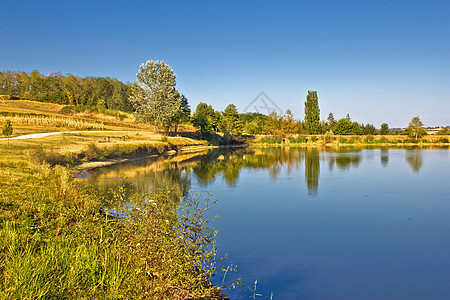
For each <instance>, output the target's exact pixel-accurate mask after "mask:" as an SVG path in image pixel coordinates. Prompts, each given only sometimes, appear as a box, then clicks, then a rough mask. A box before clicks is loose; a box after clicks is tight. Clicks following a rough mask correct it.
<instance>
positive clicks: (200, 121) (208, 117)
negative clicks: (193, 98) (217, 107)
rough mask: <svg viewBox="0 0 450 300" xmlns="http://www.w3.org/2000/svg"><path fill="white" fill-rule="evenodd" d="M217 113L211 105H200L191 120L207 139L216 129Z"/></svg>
mask: <svg viewBox="0 0 450 300" xmlns="http://www.w3.org/2000/svg"><path fill="white" fill-rule="evenodd" d="M214 119H215V113H214V109H213V108H212V106H211V105H208V104H206V103H203V102H201V103H199V104H198V105H197V108H196V109H195V112H194V114H193V116H192V118H191V121H192V124H193V125H194V127H195V128H197V130H198V132H200V134H201V135H202V137H205V136H206V135H207V134H209V133H210V132H211V131H212V130H213V129H214Z"/></svg>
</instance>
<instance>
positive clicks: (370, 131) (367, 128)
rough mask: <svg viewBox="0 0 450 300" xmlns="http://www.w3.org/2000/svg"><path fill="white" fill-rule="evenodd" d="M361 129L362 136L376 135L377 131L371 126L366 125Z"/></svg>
mask: <svg viewBox="0 0 450 300" xmlns="http://www.w3.org/2000/svg"><path fill="white" fill-rule="evenodd" d="M361 129H362V134H365V135H376V134H377V130H376V128H375V126H373V125H372V124H366V125H365V126H361Z"/></svg>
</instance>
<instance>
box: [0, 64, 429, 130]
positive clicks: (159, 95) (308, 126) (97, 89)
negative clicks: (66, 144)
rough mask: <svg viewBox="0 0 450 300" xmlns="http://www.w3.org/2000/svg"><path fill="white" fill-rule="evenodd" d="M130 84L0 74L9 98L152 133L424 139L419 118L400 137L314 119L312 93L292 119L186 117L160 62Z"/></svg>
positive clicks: (288, 115) (207, 108)
mask: <svg viewBox="0 0 450 300" xmlns="http://www.w3.org/2000/svg"><path fill="white" fill-rule="evenodd" d="M136 77H137V80H136V82H134V83H131V84H130V83H123V82H121V81H119V80H117V79H115V78H108V77H85V78H81V77H76V76H74V75H70V74H69V75H67V76H63V75H61V73H56V72H50V73H49V74H48V76H44V75H42V74H40V73H39V72H38V71H33V72H32V73H30V74H28V73H25V72H0V95H8V96H9V97H10V98H11V99H19V98H20V99H29V100H35V101H41V102H52V103H58V104H66V105H75V106H81V107H97V108H104V109H114V110H122V111H127V112H134V114H135V116H136V118H137V119H138V120H140V121H143V122H148V123H150V124H153V125H154V126H155V128H156V131H159V130H161V129H162V130H163V131H164V132H166V133H170V132H171V131H172V132H173V131H175V132H176V131H177V128H178V125H179V124H181V123H190V124H192V125H193V126H194V127H195V128H196V129H197V130H198V132H199V133H200V134H201V136H202V137H204V138H207V137H208V136H210V134H211V133H212V132H222V133H223V134H224V136H225V137H236V136H241V135H242V134H251V135H254V134H272V135H281V134H310V135H314V134H317V135H320V134H335V135H376V134H381V135H387V134H391V133H395V134H399V133H400V134H409V135H410V136H414V137H415V138H416V139H417V138H418V137H421V136H423V135H425V134H426V131H425V130H424V128H423V123H422V122H421V121H420V119H419V117H414V118H413V119H412V120H411V122H410V123H409V126H408V127H407V128H406V130H405V131H404V132H393V131H392V130H391V129H390V128H389V125H388V124H387V123H383V124H381V128H380V129H379V130H377V129H376V128H375V126H374V125H373V124H364V123H361V124H360V123H358V122H355V121H352V119H351V117H350V115H349V114H347V115H346V117H345V118H341V119H339V120H335V118H334V115H333V113H331V112H330V113H329V115H328V118H327V119H326V120H320V108H319V102H318V96H317V91H308V93H307V96H306V101H305V102H304V112H305V117H304V119H303V120H296V119H294V116H293V114H292V112H291V110H289V109H288V110H286V112H285V114H284V115H282V116H279V115H278V114H277V113H276V112H275V111H273V112H271V113H270V114H269V115H264V114H261V113H255V112H250V113H239V111H238V109H237V107H236V106H235V105H234V104H229V105H228V106H227V107H226V108H225V110H224V111H217V110H214V108H213V107H212V106H211V105H208V104H207V103H205V102H201V103H200V104H198V105H197V108H196V110H195V111H194V113H193V114H192V116H191V109H190V107H189V102H188V99H187V98H186V97H185V96H184V95H183V94H181V93H180V92H179V91H178V90H177V88H176V75H175V73H174V71H173V70H172V68H171V67H170V66H169V65H168V64H166V63H165V62H164V61H147V62H146V63H144V64H142V65H141V66H140V67H139V70H138V73H137V76H136Z"/></svg>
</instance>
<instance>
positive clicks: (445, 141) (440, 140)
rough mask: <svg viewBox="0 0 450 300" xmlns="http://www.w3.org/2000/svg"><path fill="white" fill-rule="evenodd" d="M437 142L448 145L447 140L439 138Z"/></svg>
mask: <svg viewBox="0 0 450 300" xmlns="http://www.w3.org/2000/svg"><path fill="white" fill-rule="evenodd" d="M439 142H440V143H448V138H445V137H441V138H439Z"/></svg>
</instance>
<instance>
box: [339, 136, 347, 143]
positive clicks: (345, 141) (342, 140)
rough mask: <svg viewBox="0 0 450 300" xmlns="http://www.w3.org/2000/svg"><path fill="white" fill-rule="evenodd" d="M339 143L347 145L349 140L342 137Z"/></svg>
mask: <svg viewBox="0 0 450 300" xmlns="http://www.w3.org/2000/svg"><path fill="white" fill-rule="evenodd" d="M339 143H341V144H345V143H347V139H346V138H345V137H340V138H339Z"/></svg>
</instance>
